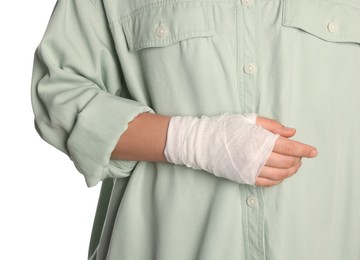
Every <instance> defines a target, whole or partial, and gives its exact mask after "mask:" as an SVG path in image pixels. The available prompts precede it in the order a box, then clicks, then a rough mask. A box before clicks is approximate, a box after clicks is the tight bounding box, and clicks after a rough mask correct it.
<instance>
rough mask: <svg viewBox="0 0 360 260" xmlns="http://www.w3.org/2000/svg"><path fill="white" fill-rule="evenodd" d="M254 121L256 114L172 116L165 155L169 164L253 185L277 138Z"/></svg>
mask: <svg viewBox="0 0 360 260" xmlns="http://www.w3.org/2000/svg"><path fill="white" fill-rule="evenodd" d="M255 123H256V114H233V115H229V114H224V115H220V116H215V117H207V116H203V117H201V118H196V117H172V118H171V119H170V123H169V128H168V133H167V141H166V146H165V150H164V154H165V157H166V159H167V160H168V162H171V163H175V164H183V165H186V166H188V167H191V168H193V169H201V170H205V171H207V172H210V173H212V174H214V175H215V176H218V177H222V178H226V179H229V180H232V181H234V182H237V183H243V184H249V185H255V180H256V177H257V176H258V175H259V173H260V171H261V169H262V167H263V166H264V165H265V163H266V161H267V159H268V158H269V156H270V154H271V152H272V150H273V147H274V144H275V141H276V139H277V138H278V137H279V135H276V134H273V133H271V132H270V131H268V130H266V129H264V128H262V127H260V126H258V125H256V124H255Z"/></svg>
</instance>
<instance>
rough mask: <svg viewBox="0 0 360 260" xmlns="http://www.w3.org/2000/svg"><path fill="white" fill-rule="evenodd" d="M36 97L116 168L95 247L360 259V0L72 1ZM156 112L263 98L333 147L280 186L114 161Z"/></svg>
mask: <svg viewBox="0 0 360 260" xmlns="http://www.w3.org/2000/svg"><path fill="white" fill-rule="evenodd" d="M32 100H33V108H34V112H35V120H36V126H37V129H38V132H39V133H40V135H41V136H42V137H43V138H44V139H45V140H46V141H47V142H49V143H50V144H52V145H53V146H55V147H56V148H58V149H60V150H61V151H63V152H64V153H66V154H67V155H68V156H69V157H70V158H71V160H73V162H74V164H75V166H76V168H77V169H78V170H79V171H80V172H81V173H82V174H83V175H84V176H85V180H86V183H87V184H88V186H94V185H96V184H97V183H99V182H100V181H102V190H101V194H100V198H99V207H98V210H97V215H96V218H95V223H94V230H93V235H92V239H91V243H90V250H89V258H90V259H98V260H100V259H108V260H118V259H121V260H147V259H149V260H169V259H171V260H190V259H192V260H220V259H226V260H260V259H267V260H319V259H326V260H343V259H346V260H358V259H360V160H359V158H360V120H359V115H358V114H359V112H360V1H358V0H336V1H333V0H166V1H165V0H59V1H58V3H57V6H56V8H55V10H54V12H53V14H52V17H51V19H50V22H49V25H48V28H47V30H46V33H45V35H44V38H43V39H42V41H41V43H40V45H39V48H38V49H37V51H36V56H35V64H34V73H33V83H32ZM143 112H150V113H158V114H164V115H169V116H172V115H177V116H182V115H184V116H185V115H186V116H201V115H207V116H212V115H219V114H222V113H249V112H255V113H258V114H259V115H261V116H264V117H269V118H274V119H276V120H278V121H280V122H281V123H283V124H285V125H288V126H292V127H295V128H296V129H297V134H296V136H295V139H296V140H299V141H301V142H304V143H308V144H311V145H313V146H315V147H317V149H318V150H319V156H318V157H317V158H316V159H312V160H305V159H304V160H303V166H302V167H301V168H300V170H299V172H298V173H297V174H296V175H295V176H293V177H291V178H289V179H286V180H285V181H284V182H283V183H281V184H280V185H277V186H274V187H271V188H261V187H255V186H249V185H241V184H238V183H235V182H232V181H229V180H226V179H222V178H218V177H215V176H214V175H212V174H210V173H208V172H205V171H200V170H193V169H189V168H187V167H185V166H179V165H172V164H168V163H152V162H134V161H120V160H114V159H111V152H112V150H113V149H114V147H115V145H116V143H117V142H118V140H119V137H120V136H121V134H122V133H123V132H124V131H125V130H126V129H127V125H128V123H129V122H130V121H131V120H133V118H135V117H136V116H137V115H138V114H140V113H143ZM55 167H56V166H55ZM59 178H61V176H59ZM60 246H61V245H59V247H60ZM59 250H61V249H60V248H59ZM63 250H66V249H63ZM70 254H71V253H70V252H69V257H70V258H71V255H70Z"/></svg>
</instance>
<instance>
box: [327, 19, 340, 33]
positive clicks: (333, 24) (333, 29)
mask: <svg viewBox="0 0 360 260" xmlns="http://www.w3.org/2000/svg"><path fill="white" fill-rule="evenodd" d="M327 29H328V31H329V32H331V33H336V32H338V31H339V25H338V23H337V22H335V21H332V22H330V23H328V26H327Z"/></svg>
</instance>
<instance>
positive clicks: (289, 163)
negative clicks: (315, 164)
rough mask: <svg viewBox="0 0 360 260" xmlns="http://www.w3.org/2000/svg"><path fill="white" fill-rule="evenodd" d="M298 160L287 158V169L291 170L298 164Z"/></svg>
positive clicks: (285, 164) (285, 161) (285, 163)
mask: <svg viewBox="0 0 360 260" xmlns="http://www.w3.org/2000/svg"><path fill="white" fill-rule="evenodd" d="M297 161H298V160H297V158H296V157H290V156H289V157H286V159H285V160H284V166H285V168H291V167H293V166H295V165H296V164H297Z"/></svg>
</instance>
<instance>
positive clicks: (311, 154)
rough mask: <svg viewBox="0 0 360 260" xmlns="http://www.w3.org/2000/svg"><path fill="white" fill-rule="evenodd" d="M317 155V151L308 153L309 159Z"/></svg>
mask: <svg viewBox="0 0 360 260" xmlns="http://www.w3.org/2000/svg"><path fill="white" fill-rule="evenodd" d="M317 155H318V151H317V150H312V151H311V152H310V156H311V157H316V156H317Z"/></svg>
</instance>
